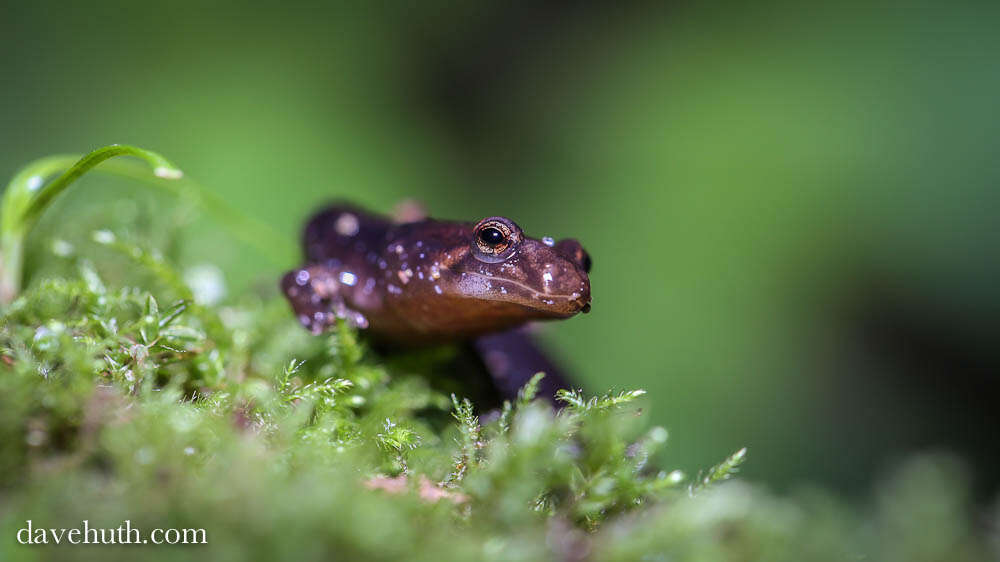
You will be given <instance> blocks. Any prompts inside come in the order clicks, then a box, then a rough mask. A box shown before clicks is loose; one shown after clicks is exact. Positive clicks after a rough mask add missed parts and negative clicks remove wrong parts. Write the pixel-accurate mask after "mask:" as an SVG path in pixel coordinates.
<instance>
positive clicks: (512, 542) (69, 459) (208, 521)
mask: <svg viewBox="0 0 1000 562" xmlns="http://www.w3.org/2000/svg"><path fill="white" fill-rule="evenodd" d="M98 206H103V207H104V208H108V205H107V204H106V203H102V204H99V205H98ZM60 212H62V213H64V214H70V215H72V216H74V217H79V216H81V214H82V215H86V213H87V212H89V211H86V210H85V209H84V210H81V209H63V210H62V211H60ZM94 212H95V213H97V214H98V215H99V214H100V212H99V211H94ZM95 216H96V215H95ZM102 220H104V224H108V225H111V227H112V228H111V230H112V231H113V233H112V231H107V230H101V231H99V232H98V233H97V234H96V235H95V236H93V237H90V238H88V237H86V236H83V235H82V234H80V233H77V234H76V235H72V234H70V233H72V232H73V229H74V228H77V229H80V228H87V227H88V225H91V224H95V223H100V222H102V221H101V220H89V219H88V220H78V221H72V222H73V223H74V226H65V225H66V224H68V222H67V223H62V224H54V225H52V226H51V228H52V230H51V231H45V229H46V228H50V227H48V226H46V225H44V224H43V225H42V230H43V231H42V232H40V233H36V235H34V236H33V238H32V241H31V245H29V253H28V255H29V256H31V263H30V266H31V267H30V268H29V275H30V281H29V283H28V284H27V286H28V288H27V290H26V291H24V292H23V293H22V294H21V296H20V297H19V298H18V299H17V300H16V301H14V303H13V304H12V305H10V306H9V307H8V308H6V310H4V312H3V315H2V319H0V359H2V363H0V536H2V540H0V559H2V560H46V559H66V560H76V559H80V560H85V559H88V560H89V559H92V558H94V557H97V556H99V557H102V558H104V559H109V560H115V559H121V560H132V559H136V558H142V559H146V558H149V559H162V560H173V559H189V558H198V559H207V560H225V559H259V560H276V559H279V560H280V559H297V560H327V559H345V560H349V559H359V560H399V559H404V560H425V559H426V560H546V559H558V560H640V559H641V560H706V561H716V560H804V559H808V560H848V559H850V560H856V559H868V560H901V561H902V560H906V561H913V560H948V561H962V560H981V559H987V558H988V557H989V556H990V554H991V553H993V554H994V555H995V554H996V547H997V544H996V541H995V538H996V532H995V528H992V529H991V528H990V527H989V523H985V522H984V521H993V520H994V519H995V518H994V517H992V516H991V515H989V514H985V515H984V512H983V511H981V510H979V511H977V509H979V508H977V507H975V506H973V504H972V501H971V498H970V497H969V495H968V489H967V486H966V480H965V477H964V474H963V472H962V468H961V465H960V464H958V463H957V462H955V461H953V460H951V459H949V458H947V457H937V456H931V457H921V458H917V459H914V460H912V461H910V462H909V463H907V464H905V465H903V466H902V467H901V468H900V469H899V470H898V471H897V472H896V473H894V474H892V475H889V476H888V477H886V478H884V479H883V480H882V483H883V484H882V485H881V486H880V488H879V489H878V491H877V493H876V494H875V497H874V498H873V499H872V500H871V501H869V502H864V503H863V504H862V505H859V506H858V505H848V504H847V503H846V502H843V501H841V500H839V499H837V498H836V497H834V496H833V495H831V494H829V493H826V492H823V491H821V490H809V491H803V492H801V493H797V494H793V495H790V496H778V495H775V494H772V493H769V492H768V491H766V490H764V489H761V488H759V487H757V486H755V485H753V484H752V483H747V482H743V481H740V480H739V479H729V476H730V475H731V474H732V473H733V472H734V470H735V468H736V467H737V466H738V465H739V464H740V462H742V461H743V459H744V454H745V452H744V451H740V452H737V453H736V454H735V455H733V456H732V457H730V458H728V459H726V460H724V461H723V462H722V463H720V465H719V466H717V467H713V468H711V469H708V470H706V471H705V472H704V473H703V474H701V475H687V476H685V475H682V474H680V473H679V472H676V471H671V470H670V469H669V466H656V465H655V464H654V463H651V462H650V458H652V457H654V456H656V453H657V451H661V450H662V449H663V448H664V447H667V446H668V439H667V432H666V430H665V429H663V428H660V427H648V426H647V425H645V424H644V420H643V418H642V416H641V415H640V414H641V402H642V400H655V399H656V397H655V396H651V397H643V396H641V394H642V393H641V392H639V391H628V390H626V391H621V390H616V391H614V392H610V393H608V394H602V395H600V396H597V397H593V398H592V397H589V396H584V395H583V394H582V393H579V392H567V393H565V394H564V395H563V399H564V403H565V407H564V408H563V409H561V410H558V411H557V410H555V409H553V408H552V407H551V406H549V405H548V404H547V403H545V402H544V401H533V400H531V397H532V390H531V388H530V386H529V388H526V389H525V390H524V391H523V393H522V396H521V398H520V399H518V400H516V401H513V402H512V403H508V404H506V405H505V406H504V407H503V408H501V409H499V410H496V411H491V412H485V411H480V410H477V409H476V407H475V405H473V404H471V403H470V402H468V401H466V400H464V399H463V398H462V396H461V393H460V392H459V393H458V395H457V396H449V395H446V394H444V393H442V392H441V391H439V390H437V389H436V388H435V387H434V386H432V384H431V383H430V382H429V381H430V380H431V379H429V378H428V377H427V376H426V375H427V373H428V372H433V370H434V368H435V365H436V361H438V359H437V358H438V356H439V355H447V353H446V352H444V353H441V354H436V353H422V354H411V355H404V356H402V357H396V358H387V357H382V356H379V355H376V354H374V353H373V352H372V351H370V350H369V349H368V348H367V347H366V345H365V342H364V341H363V340H359V334H358V333H356V332H355V331H353V330H352V329H350V328H348V327H346V326H339V327H338V329H336V330H334V331H332V332H331V333H329V334H327V335H325V336H321V337H313V336H311V335H309V334H308V333H306V331H305V330H302V329H301V328H300V327H299V326H298V325H297V324H296V322H295V320H294V319H293V318H292V315H291V314H290V313H289V311H288V308H287V306H286V304H285V303H284V302H283V301H282V300H281V298H280V297H279V296H278V295H277V292H276V291H275V290H274V289H273V285H274V284H273V283H262V284H261V287H265V288H264V289H261V290H259V291H258V290H248V291H244V292H242V293H241V294H237V295H232V296H230V297H228V298H226V299H223V300H222V301H221V302H212V301H213V300H214V299H213V296H212V294H211V292H212V283H213V282H215V281H217V280H215V281H213V280H212V279H211V278H212V275H213V274H212V272H211V270H208V271H207V273H206V271H205V270H201V274H202V275H203V276H204V275H207V276H208V277H209V279H208V281H207V284H206V283H201V284H200V285H199V282H194V281H193V280H195V278H196V277H197V275H192V270H191V269H190V268H184V267H182V266H178V265H176V264H175V263H174V261H173V259H172V258H171V256H170V255H169V252H168V255H167V256H166V257H165V256H163V255H160V251H159V250H158V247H157V245H156V243H157V242H156V241H160V242H162V241H163V240H165V239H169V237H166V238H165V237H164V235H163V233H162V232H159V231H157V232H152V231H151V230H150V229H153V230H155V229H158V228H161V227H162V226H163V225H158V224H155V221H154V223H153V226H148V225H147V226H146V227H143V226H142V225H140V224H138V223H139V222H141V221H138V220H137V219H136V217H132V218H131V219H129V220H127V221H125V222H124V223H123V222H121V221H120V220H116V219H112V218H106V220H105V219H102ZM67 237H68V238H67ZM67 239H69V240H73V241H74V242H73V243H72V244H70V243H68V242H66V240H67ZM195 273H197V272H195ZM202 281H204V279H202ZM192 285H193V286H194V287H195V288H192ZM206 287H207V289H206ZM215 296H218V293H216V295H215ZM601 352H602V353H614V350H602V351H601ZM705 415H706V416H711V415H712V412H706V413H705ZM762 415H763V414H762ZM487 419H488V420H489V421H488V422H487V421H484V420H487ZM720 457H725V452H720ZM656 458H669V455H666V456H664V455H659V456H657V457H656ZM399 475H406V476H407V483H406V485H405V490H404V491H403V492H402V493H390V492H387V491H385V490H373V489H371V488H372V486H371V484H372V483H373V482H378V481H384V480H373V479H379V478H383V477H385V478H392V477H396V476H399ZM723 480H729V481H728V482H723ZM397 482H398V481H397ZM422 482H429V483H430V484H431V485H432V486H433V489H434V490H438V491H440V492H441V494H440V495H441V496H442V497H441V498H439V499H428V498H427V497H426V494H425V495H423V496H422V494H421V488H422V487H426V484H422ZM366 484H367V485H366ZM28 519H31V520H32V521H33V524H34V526H35V527H47V528H59V527H67V528H72V527H79V526H80V525H81V522H82V521H83V520H88V521H89V523H90V526H92V527H99V526H100V527H109V528H111V527H117V526H119V525H120V524H121V523H122V522H123V521H124V520H129V521H131V525H132V527H136V528H140V529H153V528H170V527H173V528H198V529H205V530H206V532H207V544H204V545H175V546H153V545H142V546H139V545H130V546H120V545H119V546H114V547H111V546H93V545H88V546H67V545H60V546H55V545H52V544H49V545H20V544H18V543H17V542H16V540H15V536H16V534H17V531H18V530H19V529H20V528H22V527H24V526H25V524H26V523H25V522H26V520H28ZM991 537H992V538H993V539H994V541H993V542H990V541H991Z"/></svg>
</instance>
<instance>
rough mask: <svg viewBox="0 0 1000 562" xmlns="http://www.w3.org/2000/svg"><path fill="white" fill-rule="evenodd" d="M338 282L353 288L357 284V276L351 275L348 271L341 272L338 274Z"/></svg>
mask: <svg viewBox="0 0 1000 562" xmlns="http://www.w3.org/2000/svg"><path fill="white" fill-rule="evenodd" d="M340 282H341V283H343V284H344V285H347V286H350V287H353V286H355V285H357V283H358V276H357V275H355V274H353V273H351V272H350V271H342V272H341V273H340Z"/></svg>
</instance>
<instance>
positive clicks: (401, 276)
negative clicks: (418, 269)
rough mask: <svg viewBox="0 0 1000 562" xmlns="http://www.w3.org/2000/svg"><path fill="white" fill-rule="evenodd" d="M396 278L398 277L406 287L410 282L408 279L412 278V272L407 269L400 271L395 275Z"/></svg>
mask: <svg viewBox="0 0 1000 562" xmlns="http://www.w3.org/2000/svg"><path fill="white" fill-rule="evenodd" d="M396 276H397V277H399V280H400V281H402V282H403V284H404V285H406V284H407V283H409V282H410V278H411V277H413V270H411V269H409V268H406V269H401V270H399V272H398V273H396Z"/></svg>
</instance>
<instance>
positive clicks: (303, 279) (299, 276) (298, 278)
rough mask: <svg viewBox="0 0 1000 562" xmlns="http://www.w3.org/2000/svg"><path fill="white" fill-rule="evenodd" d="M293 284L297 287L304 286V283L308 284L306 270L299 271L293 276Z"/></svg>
mask: <svg viewBox="0 0 1000 562" xmlns="http://www.w3.org/2000/svg"><path fill="white" fill-rule="evenodd" d="M295 282H296V283H297V284H298V285H299V286H302V285H305V284H306V283H308V282H309V272H308V271H306V270H304V269H300V270H299V272H298V273H296V274H295Z"/></svg>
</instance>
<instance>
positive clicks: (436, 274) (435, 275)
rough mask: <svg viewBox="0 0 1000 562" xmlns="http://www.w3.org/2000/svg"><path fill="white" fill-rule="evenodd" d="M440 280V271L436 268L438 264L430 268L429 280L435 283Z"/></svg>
mask: <svg viewBox="0 0 1000 562" xmlns="http://www.w3.org/2000/svg"><path fill="white" fill-rule="evenodd" d="M440 278H441V270H440V269H439V268H438V264H434V265H432V266H431V279H433V280H435V281H437V280H438V279H440Z"/></svg>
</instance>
